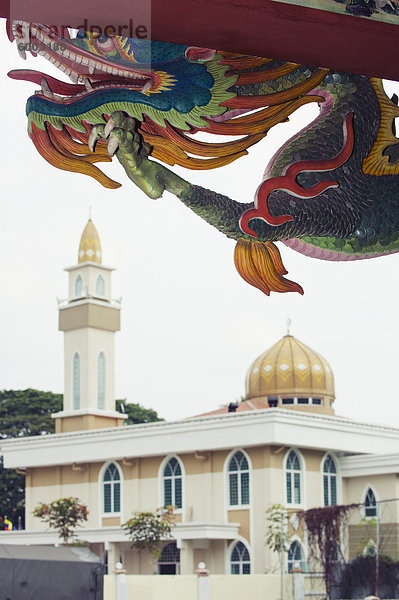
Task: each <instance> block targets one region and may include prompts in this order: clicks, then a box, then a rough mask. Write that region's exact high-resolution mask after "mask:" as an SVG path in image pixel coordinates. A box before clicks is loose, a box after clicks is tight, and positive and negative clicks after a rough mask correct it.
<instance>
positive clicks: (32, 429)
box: [0, 389, 62, 439]
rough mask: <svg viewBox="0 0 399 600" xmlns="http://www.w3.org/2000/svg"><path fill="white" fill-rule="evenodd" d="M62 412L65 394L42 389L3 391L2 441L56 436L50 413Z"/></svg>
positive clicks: (0, 407) (0, 396)
mask: <svg viewBox="0 0 399 600" xmlns="http://www.w3.org/2000/svg"><path fill="white" fill-rule="evenodd" d="M60 410H62V394H53V393H52V392H41V391H39V390H32V389H27V390H1V391H0V438H2V439H4V438H9V437H23V436H27V435H28V436H30V435H45V434H48V433H54V419H52V418H51V413H54V412H58V411H60Z"/></svg>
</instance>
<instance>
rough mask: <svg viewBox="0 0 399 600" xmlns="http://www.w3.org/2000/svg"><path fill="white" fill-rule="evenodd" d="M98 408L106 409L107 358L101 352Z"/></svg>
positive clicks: (98, 368) (98, 373)
mask: <svg viewBox="0 0 399 600" xmlns="http://www.w3.org/2000/svg"><path fill="white" fill-rule="evenodd" d="M97 408H105V356H104V352H100V354H99V355H98V358H97Z"/></svg>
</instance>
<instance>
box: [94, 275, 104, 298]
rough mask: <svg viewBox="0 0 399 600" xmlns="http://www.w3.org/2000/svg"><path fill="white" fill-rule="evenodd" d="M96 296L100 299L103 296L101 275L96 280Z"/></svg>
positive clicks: (102, 278)
mask: <svg viewBox="0 0 399 600" xmlns="http://www.w3.org/2000/svg"><path fill="white" fill-rule="evenodd" d="M96 296H100V297H101V298H103V297H104V296H105V281H104V277H103V276H102V275H99V276H98V277H97V280H96Z"/></svg>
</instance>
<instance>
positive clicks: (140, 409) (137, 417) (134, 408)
mask: <svg viewBox="0 0 399 600" xmlns="http://www.w3.org/2000/svg"><path fill="white" fill-rule="evenodd" d="M116 410H118V411H119V412H125V413H126V414H127V419H126V420H125V423H124V424H125V425H135V424H137V423H152V422H154V421H163V419H160V418H159V417H158V414H157V412H156V411H155V410H152V409H151V408H144V406H141V404H133V403H130V402H126V400H117V401H116Z"/></svg>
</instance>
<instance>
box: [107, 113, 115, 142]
mask: <svg viewBox="0 0 399 600" xmlns="http://www.w3.org/2000/svg"><path fill="white" fill-rule="evenodd" d="M115 125H116V123H115V121H114V120H113V119H112V117H110V118H109V119H108V121H107V124H106V125H105V127H104V136H105V137H106V138H107V137H108V136H109V134H110V133H111V131H112V130H113V128H114V127H115Z"/></svg>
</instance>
